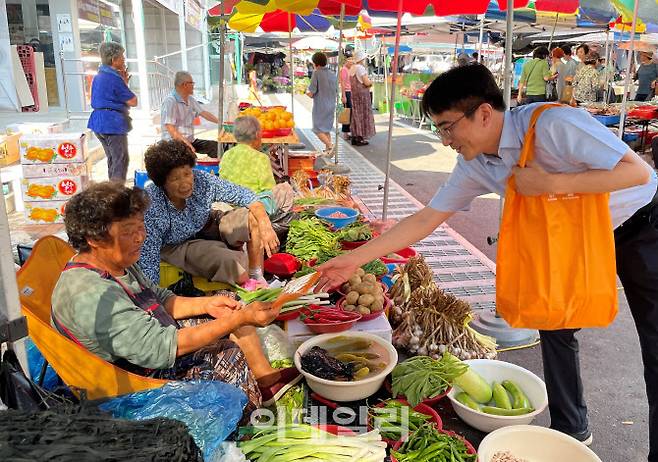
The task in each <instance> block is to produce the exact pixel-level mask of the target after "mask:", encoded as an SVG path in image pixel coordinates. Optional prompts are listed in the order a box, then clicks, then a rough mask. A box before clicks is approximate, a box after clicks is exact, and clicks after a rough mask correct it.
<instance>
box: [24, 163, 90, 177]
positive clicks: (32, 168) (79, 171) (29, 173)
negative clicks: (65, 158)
mask: <svg viewBox="0 0 658 462" xmlns="http://www.w3.org/2000/svg"><path fill="white" fill-rule="evenodd" d="M92 167H93V165H92V162H91V159H88V160H87V161H86V162H84V163H83V162H78V163H70V164H30V165H28V164H24V165H23V178H48V177H53V176H55V177H63V176H86V177H88V176H91V171H92Z"/></svg>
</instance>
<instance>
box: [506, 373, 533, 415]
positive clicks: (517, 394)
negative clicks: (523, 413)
mask: <svg viewBox="0 0 658 462" xmlns="http://www.w3.org/2000/svg"><path fill="white" fill-rule="evenodd" d="M502 384H503V387H505V390H507V391H509V394H510V395H512V408H514V409H521V408H527V407H532V405H531V404H530V400H529V399H528V397H527V396H526V395H525V394H524V393H523V391H521V387H519V386H518V385H517V384H516V383H514V382H512V381H511V380H503V382H502Z"/></svg>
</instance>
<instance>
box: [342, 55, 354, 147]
mask: <svg viewBox="0 0 658 462" xmlns="http://www.w3.org/2000/svg"><path fill="white" fill-rule="evenodd" d="M352 64H354V62H353V61H352V58H351V57H350V58H347V59H346V60H345V64H343V67H342V68H341V70H340V91H341V101H342V102H343V107H346V108H351V107H352V87H351V86H350V68H351V67H352ZM341 131H342V132H343V138H345V139H346V140H349V139H350V124H343V128H342V129H341Z"/></svg>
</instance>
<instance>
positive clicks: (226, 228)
mask: <svg viewBox="0 0 658 462" xmlns="http://www.w3.org/2000/svg"><path fill="white" fill-rule="evenodd" d="M144 162H145V164H146V171H147V173H148V176H149V178H150V179H151V180H152V181H153V184H151V185H148V186H147V187H146V192H147V193H148V195H149V197H150V199H151V204H150V205H149V208H148V210H147V211H146V214H145V216H144V221H145V224H146V231H147V234H146V241H145V242H144V247H143V248H142V255H141V258H140V260H139V264H140V266H141V267H142V270H143V271H144V274H146V276H148V277H149V278H150V279H151V281H153V282H155V283H157V282H158V281H159V278H160V276H159V274H160V260H161V259H162V260H164V261H166V262H167V263H170V264H172V265H174V266H178V267H179V268H182V269H184V270H185V271H187V272H188V273H190V274H192V275H196V276H203V277H206V278H208V279H209V280H211V281H225V282H231V283H239V284H240V283H243V282H245V281H246V280H247V279H249V278H252V279H256V280H258V281H260V282H264V279H263V273H262V264H263V250H265V252H267V254H268V255H271V254H272V253H275V252H276V251H277V249H278V247H279V239H278V238H277V236H276V233H275V232H274V230H273V229H272V224H271V223H270V219H269V217H268V215H267V211H266V210H265V207H264V206H263V204H262V202H260V201H259V200H258V198H257V197H256V195H255V194H254V193H253V192H251V191H250V190H248V189H246V188H244V187H242V186H237V185H235V184H233V183H230V182H228V181H226V180H223V179H221V178H217V177H216V176H214V175H212V174H210V173H206V172H203V171H199V170H195V169H193V167H194V165H195V163H196V156H195V154H194V153H193V152H192V151H191V150H190V148H189V147H188V146H187V145H186V144H185V143H183V142H181V141H174V140H170V141H160V142H158V143H156V144H154V145H152V146H150V147H149V148H148V149H147V151H146V153H145V155H144ZM214 202H225V203H228V204H230V205H233V206H237V207H238V208H236V209H233V210H231V211H229V212H226V213H222V212H219V211H216V210H211V207H212V204H213V203H214ZM245 243H246V245H247V255H245V254H244V252H243V250H242V248H243V245H244V244H245ZM246 257H248V261H246V260H247V258H246Z"/></svg>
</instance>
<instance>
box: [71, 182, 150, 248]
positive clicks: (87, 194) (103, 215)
mask: <svg viewBox="0 0 658 462" xmlns="http://www.w3.org/2000/svg"><path fill="white" fill-rule="evenodd" d="M148 205H149V199H148V196H147V195H146V193H145V192H144V191H143V190H142V189H139V188H128V187H126V186H124V185H123V184H122V183H120V182H115V181H104V182H102V183H93V184H91V185H90V186H89V187H88V188H87V189H85V190H84V191H82V192H81V193H79V194H76V195H75V196H73V197H72V198H71V199H70V200H69V201H68V203H67V204H66V214H65V215H64V225H65V226H66V234H68V236H69V243H70V244H71V246H72V247H73V248H74V249H75V250H77V251H78V252H88V251H90V250H91V247H90V246H89V242H88V241H89V240H93V241H100V242H102V241H104V240H106V239H108V238H109V229H110V226H111V225H112V223H113V222H115V221H119V220H123V219H126V218H130V217H133V216H135V215H136V214H143V213H144V212H145V211H146V209H147V207H148Z"/></svg>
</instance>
